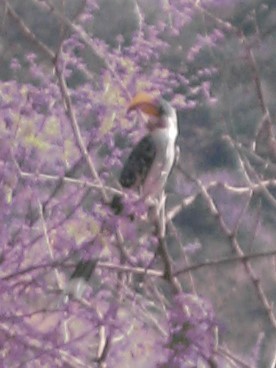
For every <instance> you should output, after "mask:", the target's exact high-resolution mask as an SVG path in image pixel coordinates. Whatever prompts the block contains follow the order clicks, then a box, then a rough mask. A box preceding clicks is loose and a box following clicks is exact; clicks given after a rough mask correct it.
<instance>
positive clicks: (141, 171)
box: [120, 134, 156, 188]
mask: <svg viewBox="0 0 276 368" xmlns="http://www.w3.org/2000/svg"><path fill="white" fill-rule="evenodd" d="M155 156H156V146H155V143H154V141H153V139H152V136H151V135H150V134H148V135H146V136H145V137H144V138H142V139H141V141H140V142H139V143H137V145H136V146H135V147H134V149H133V150H132V152H131V153H130V155H129V157H128V159H127V161H126V163H125V165H124V167H123V169H122V172H121V175H120V184H121V185H122V187H124V188H131V187H137V186H139V185H142V184H143V183H144V181H145V179H146V177H147V175H148V173H149V170H150V168H151V166H152V163H153V161H154V158H155Z"/></svg>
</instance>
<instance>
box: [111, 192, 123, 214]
mask: <svg viewBox="0 0 276 368" xmlns="http://www.w3.org/2000/svg"><path fill="white" fill-rule="evenodd" d="M110 207H111V209H112V211H113V212H114V214H115V215H120V213H122V211H123V209H124V205H123V201H122V196H120V195H118V194H115V195H114V197H113V199H112V201H111V203H110Z"/></svg>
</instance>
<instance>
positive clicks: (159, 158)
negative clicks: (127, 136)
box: [142, 124, 177, 198]
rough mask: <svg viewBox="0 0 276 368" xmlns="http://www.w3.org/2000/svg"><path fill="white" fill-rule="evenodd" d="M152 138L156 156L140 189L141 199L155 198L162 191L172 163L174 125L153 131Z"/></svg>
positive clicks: (174, 136) (174, 137) (173, 155)
mask: <svg viewBox="0 0 276 368" xmlns="http://www.w3.org/2000/svg"><path fill="white" fill-rule="evenodd" d="M151 134H152V138H153V140H154V143H155V145H156V156H155V159H154V162H153V164H152V167H151V169H150V171H149V174H148V175H147V178H146V180H145V183H144V185H143V188H142V195H143V197H145V198H146V197H148V196H150V197H153V198H156V197H157V196H158V195H160V194H161V192H162V191H163V189H164V186H165V184H166V181H167V178H168V175H169V173H170V171H171V168H172V166H173V163H174V157H175V140H176V136H177V127H176V124H170V125H169V127H167V128H159V129H155V130H154V131H153V132H152V133H151Z"/></svg>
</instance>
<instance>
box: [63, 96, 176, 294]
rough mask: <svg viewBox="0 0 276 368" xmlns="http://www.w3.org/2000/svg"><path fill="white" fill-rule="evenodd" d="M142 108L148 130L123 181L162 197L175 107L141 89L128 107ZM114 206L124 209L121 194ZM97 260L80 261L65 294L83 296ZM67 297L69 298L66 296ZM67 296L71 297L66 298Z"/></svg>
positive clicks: (171, 155) (172, 148)
mask: <svg viewBox="0 0 276 368" xmlns="http://www.w3.org/2000/svg"><path fill="white" fill-rule="evenodd" d="M138 109H139V110H140V111H142V112H143V113H145V114H146V115H148V116H149V120H148V122H147V130H148V133H147V134H146V135H145V136H144V137H143V138H142V139H141V140H140V141H139V142H138V144H137V145H136V146H135V147H134V148H133V150H132V151H131V153H130V155H129V157H128V158H127V160H126V162H125V164H124V166H123V169H122V171H121V174H120V178H119V182H120V184H121V186H122V187H123V188H124V189H128V188H129V189H137V190H139V193H140V198H142V199H144V200H145V201H153V202H154V201H155V200H156V201H159V200H160V196H161V194H162V193H163V190H164V186H165V184H166V182H167V179H168V176H169V174H170V171H171V169H172V167H173V164H174V161H175V155H176V144H175V141H176V138H177V135H178V128H177V116H176V111H175V109H174V108H173V107H172V106H171V105H170V104H169V103H168V102H167V101H165V100H164V99H163V98H161V97H159V98H156V97H152V96H150V95H149V94H147V93H144V92H140V93H138V94H137V95H136V96H134V98H133V99H132V101H131V102H130V104H129V106H128V109H127V111H128V112H131V111H133V110H138ZM111 207H112V208H113V210H114V212H115V213H116V214H119V213H121V212H122V210H123V203H122V200H121V197H120V196H117V195H116V196H114V197H113V200H112V202H111ZM95 265H96V264H95V263H93V262H92V263H91V262H89V261H88V262H82V261H80V262H79V264H78V265H77V267H76V269H75V271H74V272H73V274H72V275H71V278H70V280H69V281H68V285H67V286H66V288H65V293H64V294H65V295H66V296H69V295H73V296H74V297H76V298H80V297H81V295H82V294H83V291H84V289H85V285H86V283H87V282H88V281H89V279H90V277H91V274H92V273H93V270H94V268H95ZM64 300H65V299H64ZM66 300H67V299H66Z"/></svg>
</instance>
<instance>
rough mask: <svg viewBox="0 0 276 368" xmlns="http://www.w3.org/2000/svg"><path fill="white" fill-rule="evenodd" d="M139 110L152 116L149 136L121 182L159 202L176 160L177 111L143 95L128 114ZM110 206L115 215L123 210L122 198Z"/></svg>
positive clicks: (129, 162)
mask: <svg viewBox="0 0 276 368" xmlns="http://www.w3.org/2000/svg"><path fill="white" fill-rule="evenodd" d="M138 109H139V110H141V111H142V112H143V113H145V114H146V115H148V116H149V120H148V122H147V130H148V134H146V135H145V136H144V137H143V138H142V139H141V140H140V141H139V142H138V144H137V145H136V146H135V147H134V148H133V150H132V151H131V153H130V155H129V157H128V158H127V160H126V162H125V164H124V167H123V169H122V171H121V174H120V178H119V182H120V184H121V185H122V187H123V188H131V189H139V192H140V197H141V198H143V199H145V200H148V199H150V200H158V197H159V196H160V195H161V193H162V192H163V189H164V186H165V184H166V181H167V178H168V176H169V173H170V171H171V169H172V167H173V164H174V161H175V155H176V144H175V141H176V138H177V135H178V128H177V116H176V111H175V109H174V108H173V107H172V106H171V105H170V104H169V103H168V102H167V101H165V100H164V99H163V98H161V97H157V98H155V97H152V96H150V95H149V94H147V93H144V92H140V93H138V94H137V95H136V96H135V97H134V98H133V99H132V101H131V102H130V104H129V106H128V109H127V111H128V112H130V111H133V110H138ZM111 207H112V208H113V210H114V212H115V213H116V214H119V213H120V212H121V211H122V209H123V204H122V201H121V197H120V196H118V195H116V196H114V198H113V200H112V203H111Z"/></svg>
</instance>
